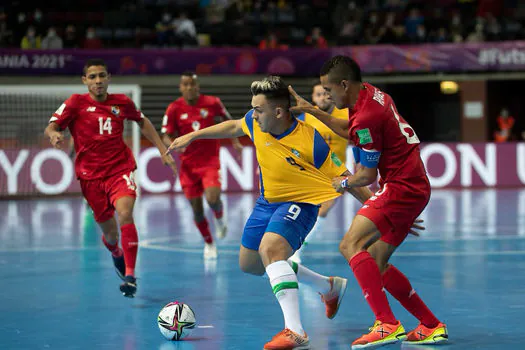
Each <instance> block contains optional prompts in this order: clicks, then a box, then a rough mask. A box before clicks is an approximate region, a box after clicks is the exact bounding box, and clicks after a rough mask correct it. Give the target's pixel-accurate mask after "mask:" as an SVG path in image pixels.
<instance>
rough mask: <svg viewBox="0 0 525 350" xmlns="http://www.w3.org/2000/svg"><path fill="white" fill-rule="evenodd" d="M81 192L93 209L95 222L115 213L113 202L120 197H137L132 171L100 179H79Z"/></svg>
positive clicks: (104, 219) (106, 219) (108, 217)
mask: <svg viewBox="0 0 525 350" xmlns="http://www.w3.org/2000/svg"><path fill="white" fill-rule="evenodd" d="M80 187H81V188H82V194H83V195H84V198H86V200H87V202H88V204H89V206H90V207H91V209H92V210H93V216H94V217H95V221H96V222H105V221H108V220H109V219H111V218H112V217H113V214H114V213H115V202H116V201H117V199H119V198H122V197H134V198H135V197H137V192H136V190H137V185H136V184H135V181H134V175H133V171H131V172H125V173H119V174H115V175H111V176H109V177H106V178H102V179H94V180H80Z"/></svg>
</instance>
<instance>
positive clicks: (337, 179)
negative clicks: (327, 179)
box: [332, 176, 346, 193]
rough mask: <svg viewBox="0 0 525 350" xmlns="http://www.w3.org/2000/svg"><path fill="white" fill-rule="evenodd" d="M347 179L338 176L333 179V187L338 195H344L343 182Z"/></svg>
mask: <svg viewBox="0 0 525 350" xmlns="http://www.w3.org/2000/svg"><path fill="white" fill-rule="evenodd" d="M345 179H346V176H338V177H334V178H333V179H332V187H333V188H334V189H335V190H336V191H337V193H343V192H344V191H345V188H344V187H343V185H342V182H343V180H345Z"/></svg>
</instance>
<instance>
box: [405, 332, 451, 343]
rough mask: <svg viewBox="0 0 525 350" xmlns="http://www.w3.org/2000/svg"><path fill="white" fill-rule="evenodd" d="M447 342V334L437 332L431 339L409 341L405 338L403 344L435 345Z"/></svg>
mask: <svg viewBox="0 0 525 350" xmlns="http://www.w3.org/2000/svg"><path fill="white" fill-rule="evenodd" d="M446 342H448V334H439V335H435V336H433V337H432V338H431V339H425V340H420V341H410V340H405V341H403V344H405V345H437V344H443V343H446Z"/></svg>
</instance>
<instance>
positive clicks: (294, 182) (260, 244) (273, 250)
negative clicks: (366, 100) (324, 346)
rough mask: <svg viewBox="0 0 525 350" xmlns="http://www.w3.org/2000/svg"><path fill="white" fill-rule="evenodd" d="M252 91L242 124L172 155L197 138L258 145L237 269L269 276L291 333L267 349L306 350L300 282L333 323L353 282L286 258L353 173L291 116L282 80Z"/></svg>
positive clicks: (360, 193) (204, 134) (204, 135)
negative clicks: (336, 182)
mask: <svg viewBox="0 0 525 350" xmlns="http://www.w3.org/2000/svg"><path fill="white" fill-rule="evenodd" d="M251 91H252V95H253V97H252V107H253V109H252V110H250V111H249V112H248V113H246V115H245V116H244V118H242V119H239V120H228V121H225V122H223V123H220V124H217V125H214V126H211V127H208V128H205V129H201V130H198V131H196V132H192V133H190V134H186V135H184V136H182V137H179V138H177V139H175V140H174V141H173V143H172V144H171V145H170V147H169V151H171V150H174V149H175V150H182V149H184V148H186V147H188V145H189V144H190V143H191V142H193V141H195V140H198V139H217V138H232V137H239V136H242V135H248V136H249V137H250V139H251V140H252V141H253V144H254V146H255V150H256V155H257V160H258V162H259V169H260V192H261V196H260V197H259V199H258V200H257V203H256V205H255V207H254V209H253V212H252V214H251V216H250V217H249V219H248V221H247V222H246V225H245V227H244V232H243V235H242V244H241V248H240V256H239V265H240V267H241V270H242V271H244V272H246V273H250V274H254V275H263V274H264V273H265V272H266V273H267V274H268V277H269V279H270V283H271V286H272V289H273V292H274V294H275V296H276V297H277V300H278V301H279V304H280V306H281V309H282V311H283V314H284V321H285V329H284V330H283V331H281V332H279V333H278V334H277V335H276V336H274V337H273V339H272V340H271V341H270V342H268V343H267V344H266V345H265V346H264V349H308V348H309V339H308V336H307V334H306V332H305V331H304V329H303V327H302V324H301V319H300V314H299V299H298V280H301V283H306V284H309V285H312V286H313V287H314V288H316V289H317V291H319V293H320V294H321V298H322V300H323V302H324V303H325V306H326V316H327V317H328V318H333V317H334V316H335V315H336V313H337V310H338V308H339V305H340V303H341V299H342V297H343V295H344V292H345V290H346V283H347V280H346V279H344V278H341V277H327V276H322V275H320V274H318V273H316V272H314V271H312V270H309V269H307V268H306V267H304V266H303V265H300V264H297V263H295V262H292V261H289V260H288V259H289V258H290V256H291V255H292V254H293V253H294V252H295V251H296V250H297V249H299V248H300V247H301V244H302V243H303V241H304V239H305V238H306V236H307V235H308V233H309V232H310V230H311V229H312V227H313V226H314V224H315V222H316V220H317V215H318V211H319V205H320V204H321V203H324V202H326V201H329V200H331V199H334V198H336V197H338V196H339V194H338V193H337V192H336V191H335V190H334V188H333V187H332V179H333V178H335V177H338V176H346V175H350V172H349V171H348V170H347V169H346V167H345V166H344V164H343V163H342V162H341V161H340V160H339V158H338V157H337V155H336V154H335V153H334V152H332V151H331V150H330V148H329V147H328V145H327V143H326V141H325V140H324V139H323V137H322V136H321V135H320V134H319V132H317V131H316V130H315V129H314V128H313V127H312V126H310V125H308V124H306V123H304V122H302V121H299V120H297V119H295V118H294V117H293V116H292V115H291V114H290V112H289V109H290V93H289V91H288V88H287V85H286V84H285V83H284V82H283V80H282V79H281V78H280V77H277V76H269V77H267V78H265V79H264V80H262V81H255V82H253V83H252V85H251ZM351 193H352V194H353V195H354V196H355V197H356V198H357V199H359V200H360V201H361V202H364V201H366V200H367V199H368V198H369V197H370V196H371V195H372V193H371V192H370V190H368V189H367V188H354V189H352V191H351Z"/></svg>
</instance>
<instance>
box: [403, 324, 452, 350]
mask: <svg viewBox="0 0 525 350" xmlns="http://www.w3.org/2000/svg"><path fill="white" fill-rule="evenodd" d="M445 342H448V331H447V325H445V324H444V323H441V322H440V323H438V324H437V326H435V327H434V328H429V327H426V326H424V325H423V324H421V323H420V324H419V325H418V326H417V327H416V328H414V330H412V331H410V332H408V335H407V339H406V340H405V341H404V342H403V344H414V345H427V344H441V343H445Z"/></svg>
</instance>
